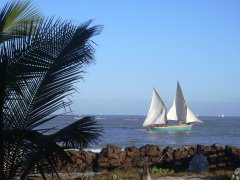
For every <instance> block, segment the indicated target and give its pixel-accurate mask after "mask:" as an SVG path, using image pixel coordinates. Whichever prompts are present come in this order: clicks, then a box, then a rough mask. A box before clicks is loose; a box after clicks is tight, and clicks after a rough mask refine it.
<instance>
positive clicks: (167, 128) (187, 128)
mask: <svg viewBox="0 0 240 180" xmlns="http://www.w3.org/2000/svg"><path fill="white" fill-rule="evenodd" d="M149 130H150V131H155V132H157V131H191V130H192V124H190V125H174V126H171V125H170V126H165V127H150V128H149Z"/></svg>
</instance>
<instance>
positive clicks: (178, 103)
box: [143, 82, 202, 131]
mask: <svg viewBox="0 0 240 180" xmlns="http://www.w3.org/2000/svg"><path fill="white" fill-rule="evenodd" d="M168 120H175V121H179V124H174V125H169V124H168ZM195 122H202V121H201V120H200V119H199V118H198V117H197V116H196V115H195V113H194V112H193V111H192V110H191V109H190V108H189V107H188V106H187V104H186V102H185V99H184V96H183V93H182V89H181V87H180V84H179V82H177V91H176V97H175V98H174V101H173V105H172V107H171V108H170V110H169V112H168V113H167V108H166V106H165V104H164V102H163V101H162V99H161V97H160V96H159V95H158V93H157V91H156V90H155V89H153V95H152V101H151V105H150V108H149V111H148V114H147V117H146V119H145V121H144V123H143V126H144V127H147V126H148V127H149V130H150V131H191V130H192V125H193V124H192V123H195Z"/></svg>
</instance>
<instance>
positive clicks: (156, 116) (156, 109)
mask: <svg viewBox="0 0 240 180" xmlns="http://www.w3.org/2000/svg"><path fill="white" fill-rule="evenodd" d="M166 112H167V108H166V106H165V105H164V103H163V101H162V99H161V98H160V96H159V95H158V93H157V91H156V90H155V89H153V94H152V102H151V105H150V108H149V111H148V114H147V117H146V119H145V121H144V123H143V126H144V127H146V126H150V125H152V124H156V123H157V124H166V119H167V117H166Z"/></svg>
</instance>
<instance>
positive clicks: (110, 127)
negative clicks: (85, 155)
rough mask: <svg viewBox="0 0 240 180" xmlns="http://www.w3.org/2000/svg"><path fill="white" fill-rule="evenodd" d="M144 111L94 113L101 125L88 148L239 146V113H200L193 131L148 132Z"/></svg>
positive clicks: (63, 120)
mask: <svg viewBox="0 0 240 180" xmlns="http://www.w3.org/2000/svg"><path fill="white" fill-rule="evenodd" d="M74 117H76V116H72V115H71V116H59V117H57V118H56V119H54V120H52V122H51V123H47V124H45V125H44V127H52V126H58V128H61V127H62V126H65V125H67V124H69V123H71V122H74V121H75V119H74ZM145 117H146V116H144V115H95V119H96V120H97V122H98V124H99V125H101V126H102V128H103V130H104V131H103V133H102V137H101V138H100V139H99V141H98V142H97V143H96V144H93V145H91V146H90V147H89V149H91V150H94V151H100V149H102V148H104V147H106V145H107V144H114V145H116V146H118V147H121V148H125V147H130V146H136V147H141V146H144V145H146V144H156V145H159V146H162V147H166V146H174V147H178V146H190V145H195V144H202V145H212V144H214V143H218V144H221V145H233V146H239V147H240V140H239V138H240V117H226V116H225V117H214V116H200V117H199V118H200V119H201V120H202V121H203V122H204V123H202V124H194V125H193V127H192V131H185V132H157V133H156V132H154V133H152V132H149V131H148V129H147V128H143V127H142V123H143V121H144V119H145Z"/></svg>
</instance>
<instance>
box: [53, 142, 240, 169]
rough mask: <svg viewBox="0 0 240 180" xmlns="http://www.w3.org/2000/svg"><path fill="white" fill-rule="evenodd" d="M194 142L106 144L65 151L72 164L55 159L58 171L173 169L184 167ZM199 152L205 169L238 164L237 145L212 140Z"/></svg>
mask: <svg viewBox="0 0 240 180" xmlns="http://www.w3.org/2000/svg"><path fill="white" fill-rule="evenodd" d="M196 152H197V146H188V147H160V146H156V145H146V146H142V147H140V148H137V147H134V146H132V147H127V148H125V149H121V148H119V147H117V146H115V145H112V144H109V145H107V147H105V148H103V149H102V150H101V152H99V153H94V152H90V151H87V152H86V151H83V152H79V151H73V150H71V151H68V153H69V154H70V156H71V158H72V160H73V162H74V163H73V164H66V163H64V162H61V161H59V162H57V170H58V171H59V172H86V171H93V172H101V171H106V170H107V171H111V170H116V169H127V168H143V166H144V165H146V164H148V165H149V166H150V167H151V166H157V167H162V168H168V169H173V170H175V172H181V171H186V170H187V169H188V165H189V162H190V160H191V159H192V157H193V156H194V154H195V153H196ZM201 152H202V154H203V155H204V156H206V157H207V160H208V162H209V166H208V169H209V170H210V171H211V170H212V171H214V170H234V169H236V168H237V167H239V166H240V148H239V147H234V146H221V145H220V144H213V145H211V146H203V145H201Z"/></svg>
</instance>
